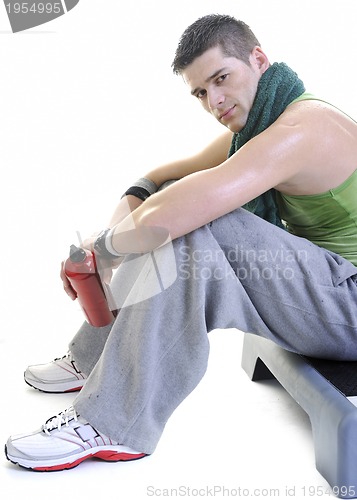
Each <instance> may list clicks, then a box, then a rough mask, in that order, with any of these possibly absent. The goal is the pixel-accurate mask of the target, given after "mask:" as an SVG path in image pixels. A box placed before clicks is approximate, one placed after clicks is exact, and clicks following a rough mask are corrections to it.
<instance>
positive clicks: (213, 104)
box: [208, 89, 224, 111]
mask: <svg viewBox="0 0 357 500" xmlns="http://www.w3.org/2000/svg"><path fill="white" fill-rule="evenodd" d="M223 103H224V95H223V94H222V92H221V91H220V89H212V90H209V91H208V105H209V108H210V110H211V111H214V110H215V109H217V108H219V107H220V106H222V104H223Z"/></svg>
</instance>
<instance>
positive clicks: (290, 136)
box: [112, 118, 311, 253]
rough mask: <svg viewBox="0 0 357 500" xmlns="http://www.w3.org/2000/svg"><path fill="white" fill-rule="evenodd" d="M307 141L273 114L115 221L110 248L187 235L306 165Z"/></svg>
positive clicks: (301, 130)
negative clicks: (213, 159)
mask: <svg viewBox="0 0 357 500" xmlns="http://www.w3.org/2000/svg"><path fill="white" fill-rule="evenodd" d="M310 142H311V134H310V131H309V130H306V127H305V126H301V124H300V123H296V121H295V120H290V119H288V120H286V119H284V118H280V119H278V120H277V121H276V122H275V123H274V124H273V125H272V126H271V127H269V128H268V129H267V130H265V131H264V132H263V133H261V134H260V135H258V136H257V137H255V138H254V139H252V140H250V141H249V142H248V143H247V144H246V145H245V146H244V147H243V148H241V149H240V150H239V151H238V152H237V153H235V154H234V155H233V156H231V157H230V158H229V159H227V160H225V161H223V163H221V164H220V165H218V166H216V167H211V168H209V169H205V170H201V171H195V172H193V173H191V174H189V175H187V176H185V177H184V178H182V179H181V180H179V181H178V182H176V183H174V184H172V185H171V186H169V187H168V188H166V189H164V190H163V191H160V192H158V193H156V194H154V195H152V196H151V197H150V198H148V199H147V200H146V201H145V202H144V203H143V204H142V205H141V206H140V207H138V208H137V209H136V210H135V211H134V212H133V213H132V217H131V219H130V221H129V220H128V218H127V219H125V220H123V221H122V223H120V224H118V225H117V226H116V229H115V232H114V236H113V241H112V243H113V247H114V248H115V249H116V250H117V251H118V252H122V253H132V252H134V253H141V252H147V251H150V250H152V249H153V248H156V246H160V245H159V243H161V244H162V243H163V238H164V236H165V234H166V236H168V235H169V237H170V238H171V239H175V238H177V237H179V236H182V235H184V234H187V233H189V232H190V231H193V230H195V229H197V228H198V227H201V226H203V225H204V224H207V223H208V222H210V221H212V220H215V219H217V218H218V217H220V216H222V215H224V214H226V213H228V212H231V211H233V210H234V209H236V208H238V207H240V206H242V205H244V204H245V203H246V202H248V201H250V200H252V199H254V198H255V197H257V196H259V195H260V194H262V193H264V192H265V191H267V190H269V189H270V188H272V187H276V186H278V185H279V184H281V183H284V182H289V181H290V180H291V179H294V178H295V176H297V175H300V174H299V172H300V170H301V168H302V166H304V168H306V165H308V164H311V157H310V156H311V155H310V150H311V148H310V146H311V144H310ZM197 170H198V169H197ZM133 227H135V228H136V230H133ZM150 228H151V229H152V231H153V235H152V238H148V237H147V235H148V232H149V230H150ZM144 235H145V237H142V236H144Z"/></svg>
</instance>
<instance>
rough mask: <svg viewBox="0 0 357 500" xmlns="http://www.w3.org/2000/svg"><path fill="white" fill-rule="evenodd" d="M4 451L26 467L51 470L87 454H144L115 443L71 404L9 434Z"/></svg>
mask: <svg viewBox="0 0 357 500" xmlns="http://www.w3.org/2000/svg"><path fill="white" fill-rule="evenodd" d="M5 455H6V458H7V459H8V460H10V462H13V463H14V464H17V465H20V466H21V467H25V468H26V469H32V470H34V471H40V472H51V471H61V470H65V469H72V468H73V467H77V465H79V464H80V463H81V462H83V461H84V460H87V459H89V458H99V459H101V460H104V461H107V462H119V461H129V460H138V459H139V458H143V457H145V456H146V455H147V454H146V453H140V452H138V451H135V450H133V449H131V448H128V447H127V446H123V445H120V444H118V443H116V442H115V441H113V440H112V439H110V438H109V437H107V436H105V435H104V434H102V433H101V432H99V431H97V430H96V429H95V428H94V427H93V426H91V425H90V424H89V423H88V422H87V421H86V420H84V419H83V418H81V417H80V416H79V415H77V413H76V411H75V409H74V408H73V406H71V407H70V408H68V409H67V410H65V411H64V412H61V413H59V414H58V415H56V416H54V417H52V418H50V419H49V420H47V422H46V423H45V424H44V425H43V426H42V427H41V428H40V429H38V430H37V431H35V432H32V433H27V434H19V435H16V436H11V437H10V438H9V439H8V441H7V443H6V445H5Z"/></svg>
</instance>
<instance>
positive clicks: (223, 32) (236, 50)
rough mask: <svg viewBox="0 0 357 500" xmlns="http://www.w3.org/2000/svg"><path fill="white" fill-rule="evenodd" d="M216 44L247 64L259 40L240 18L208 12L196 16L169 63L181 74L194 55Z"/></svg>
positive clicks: (194, 57)
mask: <svg viewBox="0 0 357 500" xmlns="http://www.w3.org/2000/svg"><path fill="white" fill-rule="evenodd" d="M217 46H219V47H221V49H222V51H223V53H224V55H225V56H227V57H236V58H237V59H240V60H242V61H243V62H245V63H246V64H249V56H250V54H251V52H252V50H253V49H254V47H256V46H260V43H259V41H258V40H257V38H256V36H255V35H254V33H253V32H252V31H251V29H250V28H249V26H247V25H246V24H245V23H244V22H243V21H238V20H237V19H235V18H234V17H231V16H228V15H221V14H210V15H208V16H204V17H201V18H199V19H198V20H197V21H195V22H194V23H193V24H191V25H190V26H189V27H188V28H186V30H185V31H184V33H183V34H182V36H181V38H180V41H179V44H178V46H177V49H176V53H175V59H174V61H173V63H172V68H173V72H174V73H175V74H177V75H178V74H180V73H181V72H182V71H183V70H184V69H185V68H186V67H187V66H188V65H189V64H191V63H192V62H193V61H194V59H196V57H199V56H201V55H202V54H203V53H204V52H206V50H208V49H211V48H213V47H217Z"/></svg>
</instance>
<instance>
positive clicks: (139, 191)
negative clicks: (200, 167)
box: [124, 186, 150, 201]
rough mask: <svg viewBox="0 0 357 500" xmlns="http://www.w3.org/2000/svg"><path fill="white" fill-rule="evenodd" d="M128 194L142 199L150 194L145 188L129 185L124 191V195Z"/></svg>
mask: <svg viewBox="0 0 357 500" xmlns="http://www.w3.org/2000/svg"><path fill="white" fill-rule="evenodd" d="M128 194H131V195H132V196H136V197H137V198H139V199H140V200H142V201H145V200H146V199H147V198H149V196H150V193H149V191H148V190H147V189H145V188H143V187H139V186H131V187H130V188H129V189H128V190H127V191H125V194H124V196H128Z"/></svg>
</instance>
